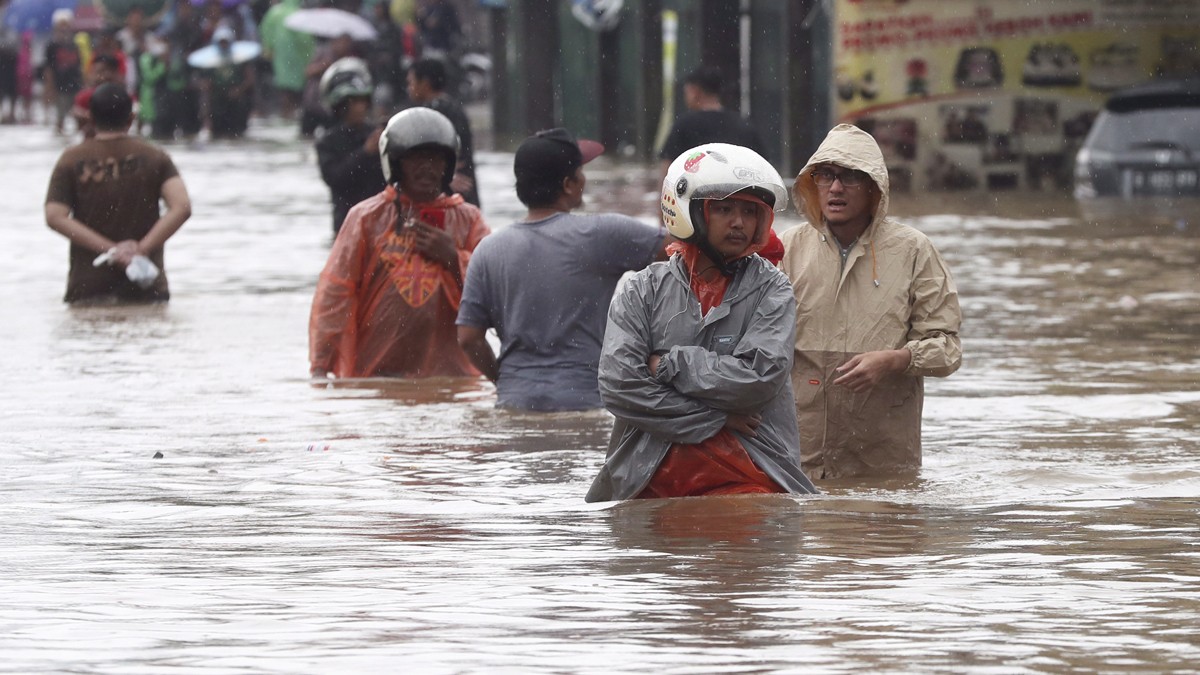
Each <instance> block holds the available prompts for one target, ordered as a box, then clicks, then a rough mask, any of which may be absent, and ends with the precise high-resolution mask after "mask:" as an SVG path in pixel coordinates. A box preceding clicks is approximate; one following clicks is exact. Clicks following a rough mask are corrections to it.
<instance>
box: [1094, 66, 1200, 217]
mask: <svg viewBox="0 0 1200 675" xmlns="http://www.w3.org/2000/svg"><path fill="white" fill-rule="evenodd" d="M1109 195H1113V196H1120V197H1135V196H1141V195H1157V196H1180V195H1193V196H1195V195H1200V79H1189V80H1156V81H1152V82H1147V83H1145V84H1139V85H1136V86H1133V87H1129V88H1126V89H1121V90H1118V91H1117V92H1115V93H1113V95H1112V97H1111V98H1109V99H1108V102H1107V103H1105V104H1104V110H1102V111H1101V112H1100V114H1099V116H1097V117H1096V122H1095V124H1093V125H1092V129H1091V131H1090V132H1089V133H1088V136H1087V139H1086V140H1084V142H1083V147H1082V148H1080V150H1079V154H1078V155H1076V158H1075V196H1076V197H1078V198H1081V199H1086V198H1090V197H1103V196H1109Z"/></svg>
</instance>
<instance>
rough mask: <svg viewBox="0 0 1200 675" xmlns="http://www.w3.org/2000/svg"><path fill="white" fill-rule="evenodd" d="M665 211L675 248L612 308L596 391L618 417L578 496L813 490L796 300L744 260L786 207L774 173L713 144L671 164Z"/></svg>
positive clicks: (770, 273) (757, 160) (735, 149)
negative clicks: (793, 375) (804, 436)
mask: <svg viewBox="0 0 1200 675" xmlns="http://www.w3.org/2000/svg"><path fill="white" fill-rule="evenodd" d="M661 206H662V212H663V220H664V222H665V224H666V226H667V229H668V230H669V231H670V232H671V234H672V235H674V236H675V237H676V238H677V239H679V240H680V242H679V243H676V244H672V246H671V248H670V249H668V250H671V251H672V253H674V255H673V256H672V257H671V259H670V260H669V261H667V262H665V263H657V264H653V265H650V266H649V267H647V268H646V269H644V270H642V271H641V272H639V273H638V274H637V275H636V276H634V277H633V278H632V279H631V280H630V281H629V283H627V284H626V285H625V287H624V288H623V289H622V290H621V291H620V292H619V293H618V294H617V295H616V297H614V298H613V301H612V305H611V307H610V308H609V316H608V326H607V328H606V330H605V334H604V346H603V350H602V352H601V355H600V370H599V377H600V397H601V399H602V400H603V401H604V405H605V407H606V408H607V409H608V410H609V412H611V413H612V414H613V415H615V416H616V422H615V423H614V426H613V432H612V439H611V441H610V443H609V449H608V456H607V458H606V460H605V463H604V466H603V467H602V468H601V470H600V475H598V476H597V477H596V479H595V481H594V482H593V483H592V487H591V490H589V491H588V494H587V501H589V502H596V501H607V500H616V499H630V498H649V497H686V496H697V495H716V494H739V493H756V492H757V493H770V492H787V493H814V492H816V490H815V489H814V488H813V486H812V483H811V482H810V481H809V480H808V478H807V477H806V476H805V475H804V473H803V472H802V471H801V470H800V465H799V463H800V446H799V435H798V433H797V428H796V409H795V405H794V402H793V398H792V389H791V383H790V380H789V377H790V371H791V362H792V342H793V338H794V333H795V325H796V314H795V300H794V298H793V297H792V293H791V288H790V286H789V285H788V281H787V278H786V277H784V276H783V274H781V273H780V272H779V271H778V270H777V269H775V268H774V267H773V266H772V265H771V264H770V263H769V262H767V261H766V260H764V259H762V258H761V257H759V256H757V255H754V254H755V252H756V251H758V250H759V249H761V248H762V247H763V245H764V244H765V243H766V241H767V236H768V233H769V232H770V228H771V223H772V222H773V220H774V211H777V210H782V209H784V208H785V207H786V206H787V190H786V188H785V187H784V185H783V180H782V179H781V178H780V177H779V174H778V173H777V172H776V171H775V169H773V168H772V167H771V165H770V164H769V163H767V161H766V160H764V159H763V158H762V157H761V156H759V155H758V154H757V153H755V152H753V151H752V150H749V149H747V148H743V147H740V146H735V145H727V144H723V143H710V144H707V145H702V146H699V147H697V148H693V149H692V150H689V151H687V152H685V153H683V154H682V155H680V156H679V157H678V158H677V159H676V160H675V162H674V163H672V165H671V167H670V169H668V172H667V177H666V179H665V180H664V181H663V194H662V203H661Z"/></svg>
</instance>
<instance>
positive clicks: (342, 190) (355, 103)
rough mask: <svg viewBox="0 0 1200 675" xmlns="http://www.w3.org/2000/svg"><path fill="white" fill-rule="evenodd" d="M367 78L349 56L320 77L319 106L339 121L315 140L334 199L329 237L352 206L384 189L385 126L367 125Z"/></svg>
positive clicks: (359, 61) (359, 63)
mask: <svg viewBox="0 0 1200 675" xmlns="http://www.w3.org/2000/svg"><path fill="white" fill-rule="evenodd" d="M373 90H374V87H373V86H372V81H371V73H370V71H369V70H368V69H367V64H366V62H365V61H363V60H362V59H360V58H358V57H354V56H347V57H346V58H343V59H339V60H338V61H337V62H335V63H334V64H333V65H332V66H330V67H329V69H328V70H326V71H325V74H324V75H322V76H321V83H320V94H321V102H322V103H323V104H324V105H325V108H326V110H328V111H329V112H330V113H331V114H332V115H333V117H334V119H336V120H337V123H336V124H335V125H334V126H333V127H331V128H329V129H328V130H327V131H326V132H325V133H324V134H323V135H322V136H321V138H320V139H319V140H318V141H317V143H316V146H317V164H318V166H319V167H320V169H321V180H323V181H325V184H326V185H328V186H329V192H330V194H331V196H332V198H333V232H334V234H337V232H338V230H340V229H341V228H342V221H343V220H345V219H346V214H347V213H349V211H350V207H352V206H354V205H355V204H357V203H359V202H361V201H362V200H364V199H367V198H368V197H371V196H373V195H375V194H378V193H379V191H380V190H382V189H383V188H384V187H386V185H387V184H386V183H385V182H384V180H383V169H382V167H381V166H380V163H379V138H380V135H381V134H382V133H383V127H382V126H378V125H374V124H371V123H370V121H369V120H368V117H369V115H370V112H371V94H372V92H373Z"/></svg>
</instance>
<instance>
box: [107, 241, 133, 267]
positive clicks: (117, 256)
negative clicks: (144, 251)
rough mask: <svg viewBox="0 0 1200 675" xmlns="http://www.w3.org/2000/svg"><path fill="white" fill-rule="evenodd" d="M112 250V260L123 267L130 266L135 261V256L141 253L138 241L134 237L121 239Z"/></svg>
mask: <svg viewBox="0 0 1200 675" xmlns="http://www.w3.org/2000/svg"><path fill="white" fill-rule="evenodd" d="M110 250H111V251H112V257H111V258H110V260H111V261H112V263H114V264H117V265H120V266H121V267H128V266H129V263H131V262H133V256H135V255H140V254H141V250H140V249H139V248H138V243H137V242H136V241H134V240H133V239H126V240H125V241H119V242H117V243H116V245H115V246H113V247H112V249H110Z"/></svg>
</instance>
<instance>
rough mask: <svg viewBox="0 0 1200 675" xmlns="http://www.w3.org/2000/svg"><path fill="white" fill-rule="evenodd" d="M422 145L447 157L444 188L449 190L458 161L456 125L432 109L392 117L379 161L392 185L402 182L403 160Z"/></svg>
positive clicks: (380, 138) (385, 134)
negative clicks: (401, 164)
mask: <svg viewBox="0 0 1200 675" xmlns="http://www.w3.org/2000/svg"><path fill="white" fill-rule="evenodd" d="M421 146H433V147H436V148H438V149H440V150H441V151H442V152H443V153H444V154H445V156H446V175H445V176H443V180H442V189H443V190H446V191H449V189H450V180H451V179H452V178H454V169H455V165H456V164H457V162H458V132H456V131H455V130H454V124H453V123H452V122H450V120H449V118H447V117H446V116H445V115H443V114H442V113H440V112H438V111H436V110H434V109H432V108H409V109H408V110H401V111H400V112H398V113H396V114H395V115H392V119H390V120H388V123H387V126H386V127H384V129H383V135H382V136H380V137H379V161H380V162H381V163H382V164H383V179H384V180H385V181H387V182H388V184H394V183H398V182H400V158H401V157H403V156H404V155H406V154H408V151H409V150H412V149H414V148H417V147H421Z"/></svg>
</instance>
